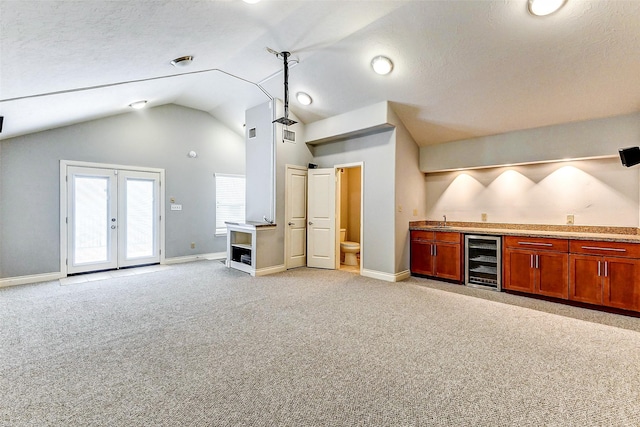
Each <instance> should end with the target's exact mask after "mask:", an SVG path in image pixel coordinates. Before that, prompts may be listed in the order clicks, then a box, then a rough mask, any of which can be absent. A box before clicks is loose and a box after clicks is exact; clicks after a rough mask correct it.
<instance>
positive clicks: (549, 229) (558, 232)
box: [409, 221, 640, 243]
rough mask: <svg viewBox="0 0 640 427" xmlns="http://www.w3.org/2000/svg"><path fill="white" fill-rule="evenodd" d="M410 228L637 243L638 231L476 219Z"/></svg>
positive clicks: (414, 224)
mask: <svg viewBox="0 0 640 427" xmlns="http://www.w3.org/2000/svg"><path fill="white" fill-rule="evenodd" d="M409 230H412V231H413V230H424V231H450V232H455V233H463V234H478V235H494V236H495V235H498V236H523V237H549V238H560V239H572V240H598V241H602V242H628V243H640V235H638V234H637V233H638V231H637V229H635V228H627V227H585V226H579V227H575V226H544V225H529V224H504V227H501V226H500V224H491V225H490V226H489V227H485V226H484V224H483V226H476V223H453V224H451V225H447V226H446V227H442V226H439V225H437V222H435V221H412V222H410V223H409ZM574 230H575V231H574Z"/></svg>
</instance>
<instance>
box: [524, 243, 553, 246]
mask: <svg viewBox="0 0 640 427" xmlns="http://www.w3.org/2000/svg"><path fill="white" fill-rule="evenodd" d="M518 244H519V245H529V246H553V243H538V242H518Z"/></svg>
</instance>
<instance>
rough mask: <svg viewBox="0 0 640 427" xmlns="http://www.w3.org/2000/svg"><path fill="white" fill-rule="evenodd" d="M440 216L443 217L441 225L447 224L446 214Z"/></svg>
mask: <svg viewBox="0 0 640 427" xmlns="http://www.w3.org/2000/svg"><path fill="white" fill-rule="evenodd" d="M442 218H444V222H443V223H442V226H443V227H446V226H447V216H446V215H442Z"/></svg>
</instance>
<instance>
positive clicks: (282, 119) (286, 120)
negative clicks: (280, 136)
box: [267, 48, 298, 126]
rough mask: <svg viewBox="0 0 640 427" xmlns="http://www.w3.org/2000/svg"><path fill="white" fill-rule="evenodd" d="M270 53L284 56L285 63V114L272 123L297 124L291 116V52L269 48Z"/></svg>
mask: <svg viewBox="0 0 640 427" xmlns="http://www.w3.org/2000/svg"><path fill="white" fill-rule="evenodd" d="M267 50H268V51H269V52H270V53H273V54H275V55H276V56H278V57H280V56H281V57H282V62H283V63H284V116H282V117H280V118H279V119H275V120H274V121H273V122H272V123H281V124H283V125H285V126H291V125H295V124H296V123H298V122H296V121H295V120H292V119H290V118H289V61H288V60H289V56H291V52H287V51H284V52H276V51H275V50H273V49H269V48H267Z"/></svg>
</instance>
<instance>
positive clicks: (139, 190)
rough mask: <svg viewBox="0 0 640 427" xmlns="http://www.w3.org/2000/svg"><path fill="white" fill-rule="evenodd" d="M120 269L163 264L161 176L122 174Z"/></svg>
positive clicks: (119, 181) (120, 187) (120, 185)
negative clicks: (161, 252) (160, 228)
mask: <svg viewBox="0 0 640 427" xmlns="http://www.w3.org/2000/svg"><path fill="white" fill-rule="evenodd" d="M118 176H119V178H118V188H119V198H120V212H119V218H120V235H119V236H120V237H119V239H120V248H119V252H118V256H119V263H118V264H119V267H126V266H131V265H142V264H154V263H158V262H160V251H159V248H158V242H159V227H158V222H159V221H158V220H159V215H160V213H159V210H160V197H159V195H160V185H159V183H160V174H159V173H152V172H134V171H120V173H119V175H118Z"/></svg>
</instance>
